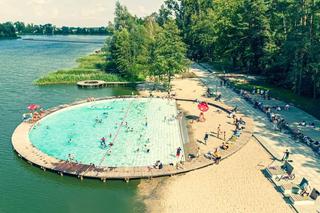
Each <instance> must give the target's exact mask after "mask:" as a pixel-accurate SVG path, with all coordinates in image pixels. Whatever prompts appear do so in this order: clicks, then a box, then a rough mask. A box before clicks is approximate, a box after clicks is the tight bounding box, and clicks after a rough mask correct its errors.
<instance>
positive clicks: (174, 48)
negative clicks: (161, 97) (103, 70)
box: [108, 2, 188, 84]
mask: <svg viewBox="0 0 320 213" xmlns="http://www.w3.org/2000/svg"><path fill="white" fill-rule="evenodd" d="M109 29H111V30H112V33H113V36H112V38H111V39H110V41H109V44H108V46H109V51H110V57H109V58H108V60H111V61H112V63H113V66H114V68H115V69H114V72H115V73H117V74H120V75H121V76H125V77H130V78H135V79H145V78H146V77H150V78H153V79H154V80H158V81H161V82H167V83H169V84H170V81H171V78H172V77H173V75H174V74H176V73H180V72H183V71H185V70H186V68H187V66H188V60H187V58H186V53H187V48H186V45H185V43H184V42H183V41H182V37H181V36H180V34H181V32H180V30H179V29H178V27H177V25H176V23H175V21H174V20H173V19H171V18H168V19H167V20H166V23H165V24H162V25H161V26H160V25H159V24H158V23H157V21H156V17H155V16H154V15H152V16H149V17H146V18H144V19H142V18H138V17H135V16H133V15H131V14H130V13H129V12H128V10H127V8H126V7H124V6H122V5H120V3H119V2H118V3H117V4H116V11H115V19H114V23H113V24H110V26H109Z"/></svg>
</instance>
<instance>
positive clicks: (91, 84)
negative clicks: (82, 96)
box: [77, 80, 144, 88]
mask: <svg viewBox="0 0 320 213" xmlns="http://www.w3.org/2000/svg"><path fill="white" fill-rule="evenodd" d="M143 83H144V82H142V81H141V82H140V81H139V82H130V81H119V82H105V81H100V80H86V81H79V82H78V83H77V86H78V87H79V88H103V87H114V86H125V87H126V86H127V87H128V86H136V85H138V84H143Z"/></svg>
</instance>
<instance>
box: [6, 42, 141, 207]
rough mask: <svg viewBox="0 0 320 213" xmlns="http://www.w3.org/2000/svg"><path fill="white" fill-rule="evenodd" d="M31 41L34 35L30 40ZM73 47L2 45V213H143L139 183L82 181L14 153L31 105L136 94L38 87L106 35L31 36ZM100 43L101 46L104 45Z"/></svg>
mask: <svg viewBox="0 0 320 213" xmlns="http://www.w3.org/2000/svg"><path fill="white" fill-rule="evenodd" d="M28 38H30V36H28ZM31 38H34V39H37V38H41V39H46V38H48V39H50V40H54V39H56V40H65V41H69V40H71V41H89V42H90V41H94V42H95V43H85V42H83V43H68V42H46V41H27V40H2V41H0V89H1V91H0V120H1V123H0V161H1V162H0V212H1V213H20V212H23V213H29V212H30V213H35V212H46V213H51V212H60V213H63V212H77V213H81V212H141V211H143V209H144V207H143V205H142V204H141V203H139V202H138V201H137V199H136V196H137V195H136V194H137V185H138V183H139V181H130V183H128V184H127V183H125V182H124V181H109V182H107V183H103V182H101V181H98V180H86V179H85V180H83V181H80V180H79V179H77V178H74V177H68V176H64V177H60V176H58V175H57V174H55V173H52V172H44V171H42V170H40V169H39V168H37V167H34V166H31V165H29V164H28V163H26V162H25V161H23V160H22V159H20V158H18V156H17V155H16V154H15V153H14V151H13V149H12V146H11V135H12V133H13V131H14V129H15V127H16V126H17V125H18V124H19V123H20V122H21V119H22V117H21V116H22V114H23V113H24V112H26V111H27V106H28V105H29V104H32V103H36V104H40V105H41V106H43V107H45V108H50V107H53V106H56V105H60V104H64V103H70V102H73V101H76V100H79V99H84V98H86V97H89V96H93V97H102V96H103V97H104V96H113V95H126V94H131V90H130V89H126V88H120V87H118V88H117V87H116V88H104V89H94V90H83V89H78V88H77V87H76V86H74V85H58V86H44V87H39V86H35V85H33V81H34V80H35V79H37V78H38V77H40V76H42V75H45V74H46V73H48V72H50V71H54V70H56V69H61V68H68V67H72V66H74V65H75V64H76V62H75V60H76V59H77V58H79V57H81V56H84V55H86V54H89V53H91V52H93V51H94V50H96V49H99V48H101V47H102V45H103V42H104V39H105V37H102V36H50V37H43V36H41V37H31ZM99 42H101V44H99Z"/></svg>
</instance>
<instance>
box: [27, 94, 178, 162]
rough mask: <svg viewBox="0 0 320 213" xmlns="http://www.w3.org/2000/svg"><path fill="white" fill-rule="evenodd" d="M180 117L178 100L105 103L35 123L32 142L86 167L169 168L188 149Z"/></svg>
mask: <svg viewBox="0 0 320 213" xmlns="http://www.w3.org/2000/svg"><path fill="white" fill-rule="evenodd" d="M176 115H177V108H176V103H175V101H173V100H166V99H158V98H128V99H110V100H103V101H97V102H91V103H85V104H80V105H77V106H73V107H70V108H66V109H63V110H61V111H57V112H55V113H53V114H51V115H49V116H47V117H45V118H44V119H42V120H40V122H38V123H37V124H35V126H34V127H33V129H32V130H31V131H30V134H29V137H30V141H31V142H32V143H33V144H34V145H35V146H36V147H37V148H38V149H39V150H41V151H42V152H44V153H46V154H48V155H50V156H52V157H55V158H57V159H62V160H71V161H76V162H79V163H82V164H91V163H93V164H95V165H96V166H107V167H132V166H151V165H153V164H154V163H155V162H156V161H157V160H160V161H161V162H162V163H164V164H169V163H175V162H176V161H178V160H179V159H178V158H177V157H176V156H175V154H176V150H177V148H178V147H181V148H182V147H183V146H182V140H181V135H180V127H179V121H178V120H177V119H175V117H176ZM101 138H105V143H103V142H102V140H101Z"/></svg>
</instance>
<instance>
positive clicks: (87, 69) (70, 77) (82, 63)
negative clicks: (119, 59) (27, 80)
mask: <svg viewBox="0 0 320 213" xmlns="http://www.w3.org/2000/svg"><path fill="white" fill-rule="evenodd" d="M77 63H78V66H77V67H76V68H71V69H65V70H58V71H55V72H51V73H49V74H47V75H45V76H43V77H41V78H39V79H37V80H36V81H35V84H36V85H52V84H75V83H77V82H78V81H84V80H103V81H107V82H111V81H118V82H119V81H126V79H124V78H122V77H120V76H118V75H116V74H111V73H106V72H105V71H103V70H104V68H105V66H106V61H105V55H104V54H103V53H99V54H92V55H88V56H85V57H81V58H79V59H77Z"/></svg>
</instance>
